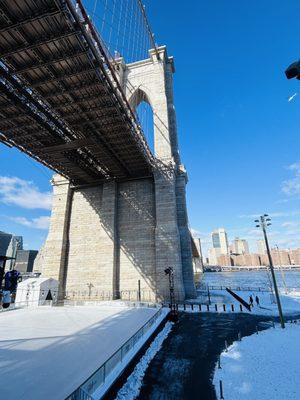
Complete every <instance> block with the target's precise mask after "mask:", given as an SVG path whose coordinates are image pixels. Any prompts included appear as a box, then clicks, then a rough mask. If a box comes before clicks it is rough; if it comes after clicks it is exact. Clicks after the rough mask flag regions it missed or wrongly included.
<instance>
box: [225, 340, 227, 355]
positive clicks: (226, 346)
mask: <svg viewBox="0 0 300 400" xmlns="http://www.w3.org/2000/svg"><path fill="white" fill-rule="evenodd" d="M227 351H228V343H227V340H225V352H226V353H227Z"/></svg>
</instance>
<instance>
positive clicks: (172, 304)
mask: <svg viewBox="0 0 300 400" xmlns="http://www.w3.org/2000/svg"><path fill="white" fill-rule="evenodd" d="M165 274H166V275H167V276H168V277H169V291H170V308H171V312H170V320H171V321H173V322H176V321H177V320H178V313H177V310H176V304H175V293H174V271H173V268H172V267H168V268H166V269H165Z"/></svg>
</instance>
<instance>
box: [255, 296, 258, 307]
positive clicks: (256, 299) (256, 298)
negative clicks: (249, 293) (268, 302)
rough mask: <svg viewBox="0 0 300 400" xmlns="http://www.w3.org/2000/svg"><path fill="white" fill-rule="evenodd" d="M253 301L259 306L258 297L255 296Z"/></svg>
mask: <svg viewBox="0 0 300 400" xmlns="http://www.w3.org/2000/svg"><path fill="white" fill-rule="evenodd" d="M255 301H256V304H257V305H258V306H259V297H258V296H255Z"/></svg>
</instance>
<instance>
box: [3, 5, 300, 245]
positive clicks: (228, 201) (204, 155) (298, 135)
mask: <svg viewBox="0 0 300 400" xmlns="http://www.w3.org/2000/svg"><path fill="white" fill-rule="evenodd" d="M144 2H145V4H146V10H147V13H148V16H149V20H150V22H151V25H152V29H153V31H154V33H155V37H156V41H157V42H158V44H166V45H167V47H168V52H169V54H170V55H173V56H174V57H175V67H176V74H175V76H174V79H175V101H176V110H177V118H178V128H179V140H180V148H181V155H182V159H183V162H184V164H185V165H186V168H187V171H188V174H189V183H188V188H187V193H188V208H189V218H190V225H191V227H192V228H193V229H194V230H195V231H197V232H199V234H200V236H201V237H202V239H203V243H204V247H205V248H206V247H207V246H208V241H209V233H210V231H211V230H213V229H215V228H218V227H224V228H225V229H227V231H228V234H229V237H230V238H231V239H233V238H234V237H235V236H240V237H242V238H246V239H249V240H250V243H251V244H252V245H253V244H254V242H255V240H256V238H257V237H258V235H259V232H257V230H255V229H254V223H253V219H254V217H253V215H256V214H259V213H265V212H268V213H270V214H271V215H272V216H273V217H274V218H273V226H272V228H271V230H270V234H271V237H272V242H273V244H275V243H278V244H279V245H280V246H282V247H289V246H290V247H300V206H299V202H300V81H296V80H292V81H288V80H287V79H286V78H285V76H284V70H285V68H286V66H287V65H288V64H289V63H291V62H293V61H294V60H296V59H298V58H300V49H299V37H300V24H299V15H300V3H299V1H297V0H289V1H288V2H282V1H279V0H272V1H271V0H268V1H267V0H260V1H258V0H256V1H252V2H245V1H237V0H232V1H225V0H216V1H213V2H212V1H196V0H186V1H174V0H163V1H151V0H145V1H144ZM298 92H299V95H296V96H295V97H294V98H293V99H292V100H291V101H288V98H289V97H290V96H292V95H293V94H295V93H298ZM34 164H35V163H34V162H31V161H29V160H28V159H26V157H25V156H23V155H21V154H20V153H18V152H17V151H15V150H10V149H8V148H6V147H4V146H2V145H0V175H1V177H2V178H1V181H0V184H1V186H0V216H1V225H0V230H4V231H9V232H13V233H15V234H20V235H23V236H24V242H25V244H27V247H28V248H29V247H30V248H39V247H40V245H41V244H42V242H43V241H44V239H45V237H46V234H47V222H48V217H49V212H50V211H49V209H50V201H49V198H50V193H49V192H50V191H51V187H50V185H49V179H50V177H51V173H50V172H49V171H47V170H45V168H42V167H41V166H38V168H37V167H36V166H35V165H34ZM8 178H9V179H8ZM253 249H254V250H255V247H254V248H253Z"/></svg>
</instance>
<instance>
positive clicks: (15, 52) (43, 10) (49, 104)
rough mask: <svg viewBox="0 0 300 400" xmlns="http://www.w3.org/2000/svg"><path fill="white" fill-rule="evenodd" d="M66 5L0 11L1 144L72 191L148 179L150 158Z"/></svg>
mask: <svg viewBox="0 0 300 400" xmlns="http://www.w3.org/2000/svg"><path fill="white" fill-rule="evenodd" d="M94 38H95V36H93V37H92V35H91V33H90V32H89V31H87V29H86V24H84V23H83V19H82V17H79V16H78V14H77V13H76V11H75V8H73V7H72V3H71V0H67V1H63V0H22V1H19V0H2V1H1V3H0V57H1V63H0V140H2V141H4V142H6V143H8V144H10V145H13V146H15V147H17V148H19V149H21V150H22V151H24V152H25V153H27V154H29V155H30V156H32V157H33V158H35V159H37V160H38V161H40V162H41V163H43V164H45V165H46V166H48V167H49V168H51V169H53V170H55V171H56V172H58V173H60V174H62V175H64V176H66V177H67V178H69V179H71V180H72V181H74V182H77V183H90V182H95V181H98V180H99V181H100V180H102V179H103V180H104V179H126V178H133V177H140V176H148V175H150V174H151V164H152V162H153V157H152V154H151V152H150V150H149V148H148V145H147V143H146V141H145V138H144V136H143V134H142V132H141V131H140V129H139V126H138V124H137V123H136V121H135V118H134V115H133V113H132V111H131V110H130V108H129V107H128V104H127V103H126V100H125V101H124V98H123V97H122V92H121V91H120V90H119V89H118V87H117V86H118V85H117V82H116V81H113V79H112V78H111V76H113V72H112V70H111V69H110V68H111V67H110V66H109V63H107V59H106V57H107V56H106V53H105V50H104V47H101V39H100V38H98V39H99V41H98V42H96V41H95V40H94Z"/></svg>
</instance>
